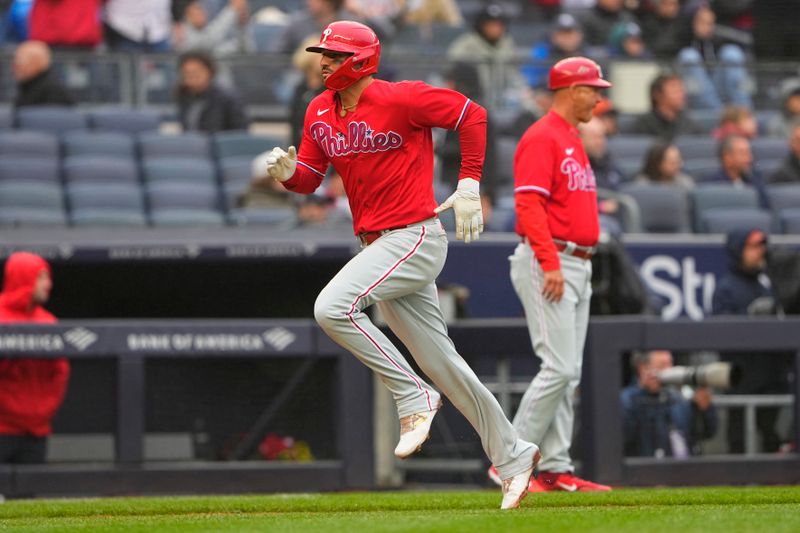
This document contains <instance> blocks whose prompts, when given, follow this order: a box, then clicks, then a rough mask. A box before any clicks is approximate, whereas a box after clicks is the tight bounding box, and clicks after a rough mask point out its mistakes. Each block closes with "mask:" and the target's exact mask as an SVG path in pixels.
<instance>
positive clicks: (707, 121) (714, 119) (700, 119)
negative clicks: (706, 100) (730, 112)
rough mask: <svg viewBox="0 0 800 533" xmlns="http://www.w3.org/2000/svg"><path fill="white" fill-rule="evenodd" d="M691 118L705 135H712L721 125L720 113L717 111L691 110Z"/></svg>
mask: <svg viewBox="0 0 800 533" xmlns="http://www.w3.org/2000/svg"><path fill="white" fill-rule="evenodd" d="M689 118H690V119H691V120H692V122H694V123H695V124H697V125H698V126H699V127H700V129H701V130H703V133H709V134H710V133H711V132H712V131H714V128H716V127H717V126H718V125H719V111H717V110H716V109H690V110H689Z"/></svg>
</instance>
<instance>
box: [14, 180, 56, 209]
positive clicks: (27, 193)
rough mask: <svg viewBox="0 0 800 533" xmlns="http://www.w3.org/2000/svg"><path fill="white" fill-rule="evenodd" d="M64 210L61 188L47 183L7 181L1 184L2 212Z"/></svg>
mask: <svg viewBox="0 0 800 533" xmlns="http://www.w3.org/2000/svg"><path fill="white" fill-rule="evenodd" d="M17 207H29V208H35V209H51V210H53V211H63V210H64V195H63V193H62V191H61V186H60V185H58V184H55V183H47V182H28V181H6V182H2V183H0V211H2V210H3V209H6V208H17Z"/></svg>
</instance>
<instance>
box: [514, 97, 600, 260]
mask: <svg viewBox="0 0 800 533" xmlns="http://www.w3.org/2000/svg"><path fill="white" fill-rule="evenodd" d="M596 189H597V188H596V185H595V179H594V172H593V171H592V167H591V166H590V165H589V158H588V157H587V156H586V152H584V150H583V143H582V142H581V138H580V135H579V134H578V129H577V128H576V127H574V126H572V125H571V124H569V123H568V122H567V121H566V120H564V119H563V118H562V117H561V116H560V115H558V114H557V113H555V112H553V111H550V112H549V113H547V114H546V115H545V116H544V117H542V118H541V119H540V120H538V121H536V122H535V123H534V124H533V125H532V126H531V127H530V128H528V131H526V132H525V134H524V135H523V136H522V139H520V141H519V145H518V146H517V152H516V154H515V155H514V194H525V193H536V194H540V195H543V196H544V197H546V198H547V202H546V209H547V225H548V228H549V229H550V236H551V237H552V238H554V239H561V240H563V241H572V242H574V243H576V244H578V245H581V246H594V245H595V244H597V239H598V238H599V236H600V222H599V219H598V216H597V190H596ZM516 230H517V233H518V234H520V235H523V236H526V235H525V232H524V231H523V230H522V225H521V223H520V220H517V227H516ZM527 237H529V239H530V237H531V236H530V235H527ZM531 242H532V244H534V246H533V248H534V251H537V250H536V243H535V242H534V241H533V239H531ZM551 246H552V245H551Z"/></svg>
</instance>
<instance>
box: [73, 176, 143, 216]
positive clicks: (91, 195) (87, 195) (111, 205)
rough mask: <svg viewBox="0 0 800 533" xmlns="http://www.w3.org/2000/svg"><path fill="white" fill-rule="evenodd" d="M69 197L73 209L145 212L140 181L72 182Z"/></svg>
mask: <svg viewBox="0 0 800 533" xmlns="http://www.w3.org/2000/svg"><path fill="white" fill-rule="evenodd" d="M67 199H68V200H69V205H70V209H71V210H73V211H74V210H76V209H97V208H107V209H122V210H132V211H141V212H144V199H143V197H142V190H141V188H140V186H139V184H138V183H130V182H129V183H70V184H69V185H67Z"/></svg>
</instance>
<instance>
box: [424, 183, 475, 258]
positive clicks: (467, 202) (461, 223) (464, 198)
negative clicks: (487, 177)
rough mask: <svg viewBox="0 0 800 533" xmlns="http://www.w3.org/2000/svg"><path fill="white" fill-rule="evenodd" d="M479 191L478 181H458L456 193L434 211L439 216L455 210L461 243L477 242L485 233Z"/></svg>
mask: <svg viewBox="0 0 800 533" xmlns="http://www.w3.org/2000/svg"><path fill="white" fill-rule="evenodd" d="M479 189H480V183H478V180H475V179H472V178H464V179H461V180H459V181H458V187H456V192H454V193H453V194H451V195H450V198H448V199H447V200H445V201H444V202H442V205H440V206H439V207H437V208H436V209H434V210H433V212H434V213H436V214H439V213H441V212H442V211H446V210H448V209H450V208H451V207H452V208H453V212H454V213H455V215H456V239H458V240H459V241H464V242H470V241H477V240H478V237H480V234H481V232H482V231H483V210H482V209H481V195H480V193H479V192H478V191H479Z"/></svg>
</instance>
